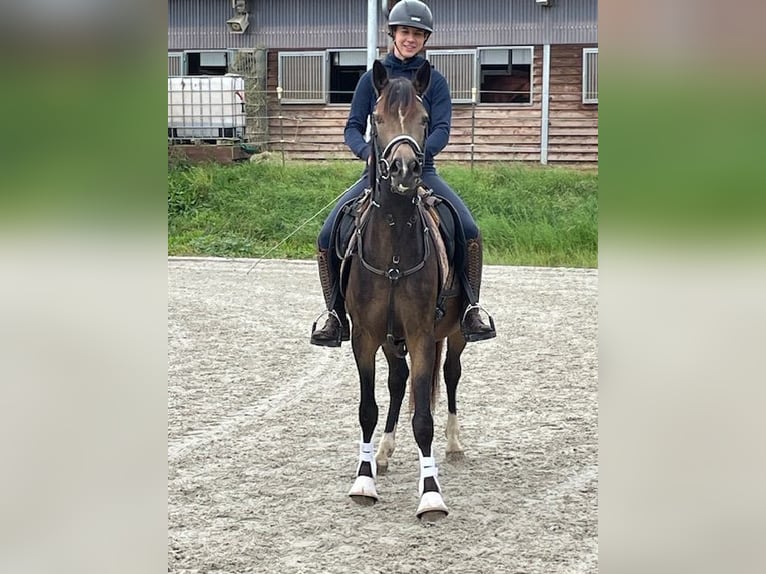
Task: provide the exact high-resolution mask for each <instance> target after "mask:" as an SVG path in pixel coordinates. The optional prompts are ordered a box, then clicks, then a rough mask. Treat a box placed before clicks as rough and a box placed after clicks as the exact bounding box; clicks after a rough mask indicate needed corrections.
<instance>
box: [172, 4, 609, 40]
mask: <svg viewBox="0 0 766 574" xmlns="http://www.w3.org/2000/svg"><path fill="white" fill-rule="evenodd" d="M428 4H429V5H430V6H431V9H432V10H433V13H434V24H435V28H436V31H435V33H434V35H433V37H432V38H431V40H430V41H429V47H441V48H449V47H458V46H488V45H489V46H491V45H529V44H533V45H537V44H546V43H550V44H597V43H598V0H551V4H550V5H549V6H542V5H540V4H538V3H537V2H536V1H535V0H470V1H466V0H431V1H430V2H428ZM249 5H250V26H249V28H248V29H247V31H246V32H245V33H244V34H232V33H230V32H229V30H228V27H227V25H226V20H228V19H229V18H231V17H232V16H233V15H234V10H233V9H232V7H231V1H230V0H168V49H169V50H184V49H224V48H254V47H256V46H264V47H266V48H269V49H312V48H321V49H324V48H362V47H364V46H365V45H366V44H367V2H366V1H365V0H324V1H322V2H319V1H317V0H250V1H249ZM378 19H379V23H380V33H379V35H378V41H379V46H381V47H385V46H386V45H387V38H386V34H385V19H384V17H383V15H382V13H380V14H379V15H378Z"/></svg>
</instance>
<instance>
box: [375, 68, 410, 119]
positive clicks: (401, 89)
mask: <svg viewBox="0 0 766 574" xmlns="http://www.w3.org/2000/svg"><path fill="white" fill-rule="evenodd" d="M381 96H382V97H381V104H382V107H383V112H384V113H385V114H386V115H392V114H398V113H399V109H400V108H401V111H402V115H404V117H405V118H406V117H409V115H410V114H412V113H413V112H414V111H415V110H416V109H417V105H416V102H417V94H416V93H415V87H414V86H413V85H412V82H411V81H409V80H408V79H407V78H391V79H389V80H388V85H387V86H386V87H385V89H384V90H383V93H382V94H381Z"/></svg>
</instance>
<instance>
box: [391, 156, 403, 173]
mask: <svg viewBox="0 0 766 574" xmlns="http://www.w3.org/2000/svg"><path fill="white" fill-rule="evenodd" d="M400 171H402V160H401V158H396V159H395V160H394V163H393V164H392V165H391V173H399V172H400Z"/></svg>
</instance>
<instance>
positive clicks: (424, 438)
mask: <svg viewBox="0 0 766 574" xmlns="http://www.w3.org/2000/svg"><path fill="white" fill-rule="evenodd" d="M407 347H408V348H409V350H410V355H411V356H412V392H413V393H414V399H415V400H414V403H415V413H414V415H413V416H412V430H413V432H414V434H415V442H416V443H417V445H418V454H419V459H420V479H419V481H418V492H419V494H420V504H419V506H418V510H417V516H418V517H419V518H421V519H423V520H427V521H428V520H436V519H439V518H442V517H444V516H446V515H447V512H448V511H447V506H446V505H445V504H444V499H443V498H442V495H441V487H440V485H439V480H438V474H439V471H438V467H437V466H436V457H435V456H434V455H433V450H432V443H433V438H434V419H433V416H432V415H431V396H432V390H431V386H432V384H433V382H434V381H433V379H434V377H433V376H432V375H433V368H434V356H435V350H436V346H435V343H434V340H433V337H430V338H429V337H422V338H421V340H420V341H419V344H417V345H411V344H410V341H408V342H407ZM413 347H414V348H413Z"/></svg>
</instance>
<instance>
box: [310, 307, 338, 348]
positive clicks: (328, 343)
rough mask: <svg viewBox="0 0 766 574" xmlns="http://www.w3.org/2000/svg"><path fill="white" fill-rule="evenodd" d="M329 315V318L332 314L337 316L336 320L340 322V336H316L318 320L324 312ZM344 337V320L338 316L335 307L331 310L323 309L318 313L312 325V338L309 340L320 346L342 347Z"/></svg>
mask: <svg viewBox="0 0 766 574" xmlns="http://www.w3.org/2000/svg"><path fill="white" fill-rule="evenodd" d="M325 313H326V314H327V315H328V319H329V317H330V316H332V317H335V320H336V321H337V322H338V336H337V337H336V338H335V339H329V338H325V339H320V338H317V337H315V335H316V332H317V322H318V321H319V319H320V318H321V317H322V315H324V314H325ZM342 339H343V322H342V321H341V320H340V317H338V313H337V312H336V311H335V309H332V310H330V311H322V312H321V313H320V314H319V315H317V317H316V319H314V323H313V324H312V325H311V339H310V340H309V342H310V343H311V344H312V345H318V346H320V347H340V342H341V340H342Z"/></svg>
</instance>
